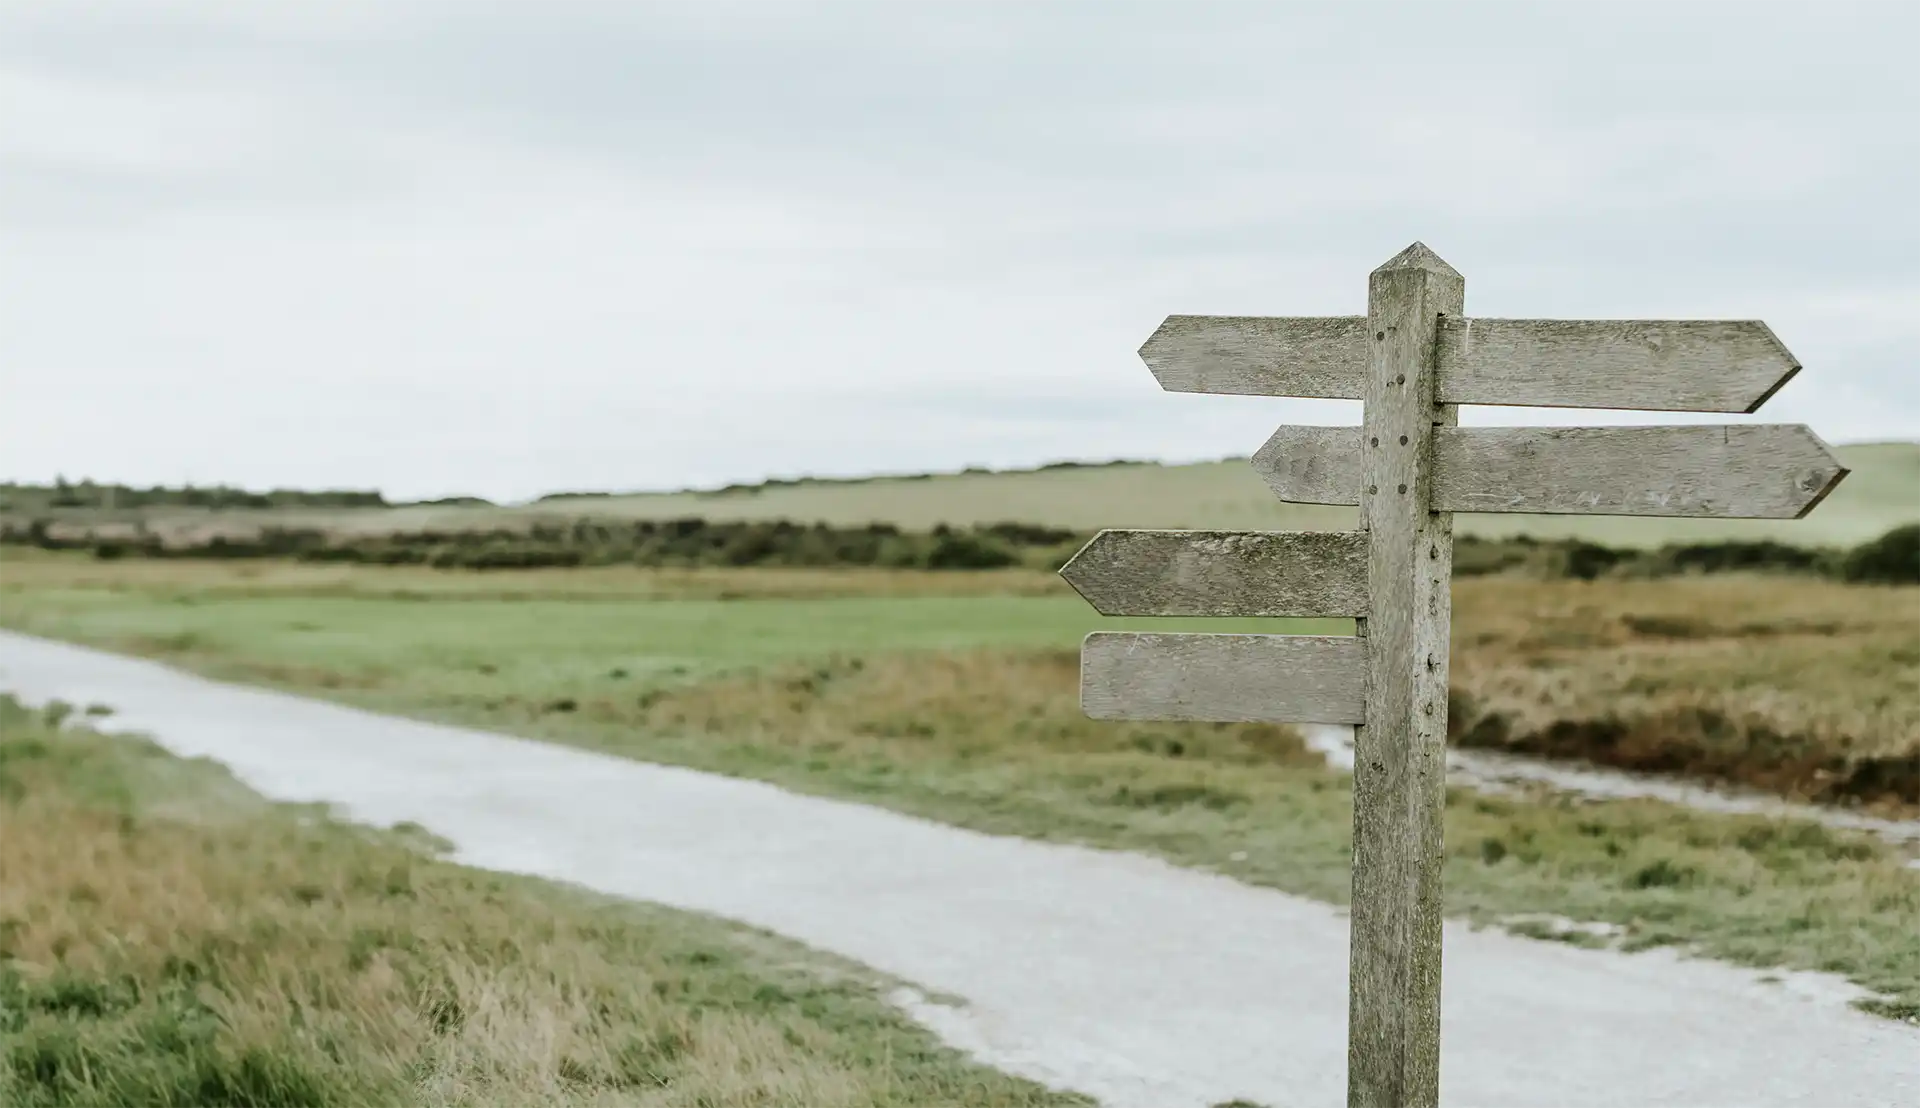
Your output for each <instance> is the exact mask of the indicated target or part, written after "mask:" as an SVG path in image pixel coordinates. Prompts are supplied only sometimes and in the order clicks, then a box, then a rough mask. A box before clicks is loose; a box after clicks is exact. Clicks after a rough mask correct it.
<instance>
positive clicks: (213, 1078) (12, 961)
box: [0, 698, 1078, 1108]
mask: <svg viewBox="0 0 1920 1108" xmlns="http://www.w3.org/2000/svg"><path fill="white" fill-rule="evenodd" d="M425 841H426V839H425V837H424V836H423V835H422V834H420V833H419V832H417V831H411V832H410V831H409V830H407V829H400V830H397V831H393V832H381V831H375V830H372V829H368V828H364V827H356V826H353V825H350V824H345V823H340V822H336V821H333V820H331V819H328V818H326V817H325V816H324V814H322V813H319V812H316V811H314V810H311V809H308V808H298V807H292V806H285V805H275V804H270V803H268V802H266V801H264V800H262V799H261V798H259V797H258V796H256V795H254V794H252V793H250V792H249V791H247V790H246V789H245V788H244V787H242V786H241V785H239V784H238V783H237V782H235V781H234V780H233V779H232V778H230V777H228V776H227V775H226V774H225V773H224V772H223V771H221V770H220V769H219V768H218V767H216V766H213V765H210V764H208V763H205V762H199V761H192V762H189V761H182V760H180V759H176V758H173V757H172V756H170V755H168V754H166V753H165V752H164V751H162V750H160V749H159V748H158V747H155V746H153V745H151V744H149V743H146V742H144V741H140V740H134V739H122V738H109V737H103V736H100V735H96V734H92V733H88V732H84V731H74V730H72V729H68V730H64V731H60V732H56V731H55V730H54V728H53V727H51V726H49V725H48V723H47V721H46V720H45V719H43V718H41V717H39V716H37V715H33V714H30V713H28V712H26V711H25V710H23V709H21V708H20V707H19V706H18V705H17V704H15V703H14V702H12V701H11V700H8V699H4V698H0V1103H5V1104H7V1105H17V1106H20V1108H33V1106H41V1105H49V1106H50V1105H81V1104H93V1105H107V1104H154V1105H263V1104H274V1105H332V1104H341V1105H346V1104H352V1105H373V1104H408V1105H502V1106H505V1105H514V1106H518V1105H535V1104H539V1105H576V1104H578V1105H587V1104H621V1105H662V1106H664V1105H712V1104H743V1105H744V1104H762V1105H793V1106H811V1105H820V1104H835V1105H839V1104H847V1105H855V1104H858V1105H923V1104H930V1103H942V1104H971V1105H987V1104H992V1105H1047V1104H1069V1103H1078V1101H1076V1100H1075V1099H1073V1098H1069V1097H1064V1096H1059V1095H1055V1094H1051V1093H1048V1092H1046V1091H1045V1090H1042V1089H1040V1088H1038V1087H1036V1086H1033V1085H1031V1084H1028V1083H1026V1082H1023V1081H1020V1080H1017V1079H1014V1078H1010V1077H1007V1076H1005V1075H1002V1074H999V1073H996V1072H993V1071H991V1070H987V1069H984V1068H982V1067H980V1066H977V1065H974V1064H972V1063H970V1062H968V1061H967V1060H965V1059H964V1058H962V1057H961V1056H959V1055H957V1054H956V1053H955V1052H953V1051H950V1050H947V1049H946V1048H944V1047H942V1046H940V1045H939V1044H937V1043H936V1042H935V1041H933V1039H932V1038H931V1036H930V1035H929V1034H928V1033H927V1032H925V1031H924V1030H922V1029H920V1028H918V1027H916V1026H914V1025H913V1024H911V1023H910V1022H909V1021H908V1020H906V1019H905V1018H904V1017H903V1016H901V1015H900V1014H899V1013H897V1012H896V1011H895V1010H893V1009H892V1008H891V1007H890V1006H888V1005H887V1004H886V1003H885V1002H884V1001H883V1000H882V999H880V990H881V989H883V988H884V987H886V986H887V984H888V983H887V982H884V981H882V980H880V979H878V978H877V977H876V976H875V975H873V974H872V973H870V972H869V971H865V970H862V969H859V968H857V967H853V966H849V965H846V964H844V963H841V962H839V961H837V960H834V959H830V958H827V957H826V956H823V955H819V954H816V953H814V952H812V951H808V950H806V949H804V948H801V947H798V946H796V945H794V944H791V943H788V942H785V941H782V940H779V939H775V938H773V937H771V936H768V935H765V934H763V933H759V932H756V931H752V930H749V929H746V928H742V927H738V926H734V925H731V924H725V923H722V922H720V921H717V920H712V919H708V918H705V917H701V916H696V915H691V914H687V913H680V912H674V911H670V910H666V909H661V908H653V907H647V906H640V905H631V904H624V903H615V902H611V901H608V900H604V899H600V898H596V897H593V896H590V895H588V894H586V893H583V892H578V891H575V890H571V889H565V888H561V887H556V886H553V885H549V884H544V883H541V882H537V881H532V880H528V879H522V878H513V877H504V876H499V875H494V874H488V873H483V872H479V871H475V870H471V869H467V868H465V867H462V866H457V865H453V864H450V863H448V862H445V861H441V860H437V859H435V858H434V857H432V856H431V855H430V854H429V853H428V852H427V851H426V850H423V848H422V847H423V844H424V843H425Z"/></svg>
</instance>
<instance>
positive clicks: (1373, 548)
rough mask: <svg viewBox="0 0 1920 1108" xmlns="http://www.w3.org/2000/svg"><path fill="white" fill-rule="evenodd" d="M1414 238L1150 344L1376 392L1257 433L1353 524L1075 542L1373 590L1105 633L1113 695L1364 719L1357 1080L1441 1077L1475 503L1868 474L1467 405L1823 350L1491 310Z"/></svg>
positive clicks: (1152, 579) (1275, 716) (1321, 591)
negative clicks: (1452, 643)
mask: <svg viewBox="0 0 1920 1108" xmlns="http://www.w3.org/2000/svg"><path fill="white" fill-rule="evenodd" d="M1464 294H1465V283H1464V282H1463V280H1462V279H1461V277H1460V274H1458V273H1456V272H1455V271H1454V270H1453V268H1452V267H1451V266H1449V265H1447V263H1446V262H1443V261H1441V260H1440V258H1439V257H1437V256H1436V255H1435V254H1434V253H1433V252H1432V251H1431V250H1428V249H1427V248H1426V247H1425V246H1423V245H1421V244H1420V243H1414V244H1413V245H1412V246H1409V247H1408V248H1407V249H1405V250H1403V251H1401V252H1400V253H1399V254H1398V255H1396V256H1395V257H1394V258H1392V259H1391V260H1389V261H1388V262H1387V263H1386V264H1384V265H1382V266H1381V267H1380V268H1379V269H1376V270H1374V271H1373V274H1372V276H1371V278H1370V280H1369V282H1368V290H1367V314H1366V315H1365V316H1345V317H1338V318H1301V319H1286V318H1279V319H1267V318H1241V317H1225V316H1171V317H1169V318H1168V319H1167V321H1166V322H1165V323H1164V324H1162V325H1161V327H1160V329H1159V330H1158V331H1156V332H1154V334H1153V337H1152V338H1150V339H1148V340H1147V343H1146V345H1145V346H1143V347H1142V348H1141V350H1140V356H1141V358H1142V360H1144V361H1145V362H1146V363H1147V366H1148V367H1149V368H1150V369H1152V371H1153V374H1154V376H1155V377H1156V378H1158V379H1159V381H1160V383H1161V385H1162V387H1164V388H1166V389H1168V390H1169V391H1174V392H1207V393H1237V394H1241V395H1257V396H1297V397H1331V398H1342V399H1349V400H1355V399H1357V400H1361V401H1363V402H1364V404H1363V409H1362V412H1363V414H1362V417H1361V425H1360V427H1359V428H1357V429H1354V428H1332V427H1282V428H1281V429H1280V430H1278V431H1276V432H1275V433H1274V435H1273V437H1272V438H1271V439H1269V440H1268V441H1267V443H1266V445H1265V446H1263V447H1261V448H1260V450H1259V452H1258V453H1257V454H1255V456H1254V459H1253V464H1254V468H1255V469H1256V470H1258V471H1259V473H1260V475H1261V476H1262V477H1263V478H1264V479H1265V480H1266V482H1267V484H1268V485H1269V486H1270V487H1271V488H1272V489H1273V491H1274V493H1275V495H1277V496H1278V497H1279V498H1280V499H1282V500H1288V501H1300V502H1306V503H1314V504H1357V505H1359V506H1360V530H1358V531H1352V532H1338V533H1312V534H1308V533H1301V534H1293V533H1273V532H1267V533H1246V534H1240V533H1230V532H1220V531H1103V532H1101V533H1100V534H1099V535H1098V536H1097V537H1095V538H1094V540H1093V541H1092V542H1090V543H1088V544H1087V546H1086V547H1085V548H1084V549H1083V550H1081V551H1080V553H1078V554H1077V555H1075V556H1074V558H1073V560H1072V561H1070V562H1068V563H1067V565H1066V566H1065V567H1064V568H1062V569H1061V571H1060V572H1061V575H1062V576H1063V577H1065V578H1066V580H1067V581H1068V583H1070V584H1071V585H1072V586H1073V587H1074V588H1075V589H1076V590H1078V591H1079V593H1080V595H1082V596H1083V597H1085V598H1086V599H1087V601H1088V602H1089V603H1091V604H1092V605H1093V606H1094V608H1095V609H1097V610H1098V611H1100V612H1101V613H1102V614H1104V615H1127V616H1352V617H1355V618H1356V624H1357V627H1358V631H1359V633H1358V634H1357V635H1356V636H1351V637H1348V636H1325V635H1208V634H1130V633H1096V634H1093V635H1089V636H1088V637H1087V641H1086V643H1085V645H1084V647H1083V648H1082V652H1081V678H1080V687H1081V701H1082V704H1083V706H1084V708H1085V710H1086V712H1087V714H1088V715H1090V716H1092V717H1094V718H1096V719H1135V720H1230V721H1270V722H1281V723H1351V724H1355V725H1356V726H1355V729H1354V772H1353V790H1354V803H1353V908H1352V968H1351V979H1350V993H1349V998H1348V1001H1349V1015H1348V1046H1347V1099H1348V1103H1349V1104H1351V1105H1367V1106H1382V1108H1386V1106H1392V1108H1400V1106H1407V1105H1432V1104H1435V1103H1437V1101H1438V1099H1439V1084H1440V922H1441V900H1440V870H1441V862H1442V859H1443V857H1444V854H1443V851H1442V846H1441V829H1440V817H1441V809H1442V805H1443V802H1444V800H1445V796H1446V763H1445V758H1444V752H1445V739H1446V733H1447V636H1448V630H1449V623H1450V619H1451V614H1452V601H1451V597H1450V594H1449V582H1450V579H1451V577H1452V571H1453V513H1454V512H1546V513H1588V514H1602V515H1655V516H1705V517H1723V518H1724V517H1763V518H1772V519H1793V518H1798V517H1800V516H1803V515H1805V514H1806V513H1807V512H1809V511H1811V510H1812V509H1813V506H1814V505H1815V504H1818V503H1819V502H1820V499H1821V498H1822V497H1824V496H1826V494H1827V493H1829V492H1831V491H1832V490H1833V487H1834V486H1835V485H1836V484H1838V483H1839V481H1840V479H1841V478H1842V477H1844V476H1846V472H1847V471H1846V468H1845V467H1843V466H1842V465H1841V464H1840V461H1839V459H1837V458H1836V457H1835V456H1834V455H1833V452H1832V451H1831V450H1829V449H1828V448H1827V446H1826V444H1825V443H1823V442H1821V441H1820V439H1819V438H1818V437H1816V436H1815V435H1814V434H1813V433H1812V432H1811V431H1809V430H1807V429H1806V428H1805V427H1802V426H1798V425H1778V424H1774V425H1739V426H1724V427H1719V426H1680V427H1579V428H1506V427H1501V428H1479V427H1474V428H1465V427H1459V426H1456V423H1457V417H1456V411H1457V409H1456V407H1455V406H1456V405H1459V404H1507V405H1529V406H1543V407H1574V408H1639V409H1647V410H1655V411H1686V412H1752V411H1753V410H1755V409H1756V408H1758V407H1759V406H1760V405H1761V404H1762V403H1764V402H1765V401H1766V399H1767V398H1768V397H1769V396H1772V395H1773V393H1774V392H1775V391H1777V390H1778V389H1779V388H1780V386H1781V385H1783V384H1785V383H1786V382H1787V381H1788V380H1789V379H1790V378H1791V377H1792V376H1793V375H1794V374H1795V373H1796V372H1798V371H1799V369H1800V365H1799V363H1798V362H1796V361H1795V360H1794V358H1793V355H1792V354H1790V353H1788V352H1787V349H1786V347H1784V346H1782V345H1781V344H1780V341H1779V340H1778V339H1776V338H1774V336H1773V332H1772V331H1770V330H1768V329H1767V326H1766V325H1765V324H1763V323H1759V322H1755V321H1724V322H1723V321H1710V320H1684V321H1654V320H1590V321H1589V320H1545V319H1478V320H1476V319H1471V318H1468V317H1466V316H1465V314H1464V311H1463V306H1464V305H1463V301H1464Z"/></svg>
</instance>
